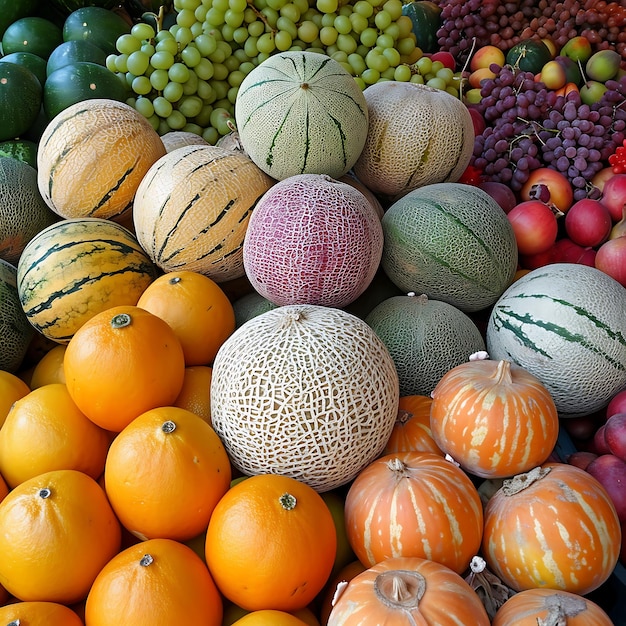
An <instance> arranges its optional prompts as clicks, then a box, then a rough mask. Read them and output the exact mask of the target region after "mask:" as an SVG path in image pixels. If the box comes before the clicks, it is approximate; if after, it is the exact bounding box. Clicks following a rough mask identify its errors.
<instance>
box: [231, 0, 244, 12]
mask: <svg viewBox="0 0 626 626" xmlns="http://www.w3.org/2000/svg"><path fill="white" fill-rule="evenodd" d="M228 8H229V9H232V10H233V11H237V12H238V13H243V12H244V11H245V10H246V9H247V8H248V2H247V0H228Z"/></svg>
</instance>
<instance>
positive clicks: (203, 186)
mask: <svg viewBox="0 0 626 626" xmlns="http://www.w3.org/2000/svg"><path fill="white" fill-rule="evenodd" d="M275 182H276V181H274V180H273V179H272V178H270V177H269V176H268V175H267V174H265V173H264V172H263V171H262V170H260V169H259V168H258V167H257V166H256V165H255V164H254V163H253V162H252V161H251V160H250V158H248V157H247V156H246V155H245V154H243V153H242V152H240V151H237V150H229V149H226V148H220V147H218V146H212V145H206V146H205V145H188V146H183V147H181V148H177V149H175V150H173V151H172V152H169V153H167V154H166V155H165V156H164V157H162V158H161V159H159V160H158V161H157V162H156V163H155V164H154V165H153V166H152V167H151V168H150V170H149V171H148V172H147V174H146V176H145V177H144V179H143V180H142V181H141V184H140V185H139V188H138V189H137V195H136V197H135V202H134V206H133V221H134V225H135V232H136V233H137V238H138V240H139V242H140V243H141V245H142V246H143V248H144V250H145V251H146V252H147V253H148V255H149V256H150V258H151V259H152V260H153V261H154V263H155V264H156V265H157V266H159V267H160V268H161V269H163V270H164V271H166V272H169V271H174V270H190V271H192V272H199V273H200V274H204V275H205V276H208V277H209V278H211V279H213V280H214V281H215V282H218V283H222V282H225V281H230V280H234V279H236V278H240V277H242V276H243V275H244V274H245V272H244V267H243V240H244V236H245V234H246V230H247V228H248V221H249V219H250V214H251V213H252V210H253V209H254V207H255V206H256V204H257V202H258V201H259V199H260V198H261V196H263V194H264V193H265V192H266V191H267V190H268V189H269V188H270V187H271V186H272V185H273V184H274V183H275Z"/></svg>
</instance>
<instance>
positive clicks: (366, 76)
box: [361, 67, 380, 85]
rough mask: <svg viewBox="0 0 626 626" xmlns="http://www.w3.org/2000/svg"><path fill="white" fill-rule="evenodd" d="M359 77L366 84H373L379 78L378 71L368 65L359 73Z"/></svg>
mask: <svg viewBox="0 0 626 626" xmlns="http://www.w3.org/2000/svg"><path fill="white" fill-rule="evenodd" d="M361 79H362V80H363V82H364V83H365V84H366V85H373V84H374V83H377V82H378V80H379V79H380V72H379V71H377V70H374V69H372V68H370V67H368V68H367V69H366V70H365V71H364V72H362V73H361Z"/></svg>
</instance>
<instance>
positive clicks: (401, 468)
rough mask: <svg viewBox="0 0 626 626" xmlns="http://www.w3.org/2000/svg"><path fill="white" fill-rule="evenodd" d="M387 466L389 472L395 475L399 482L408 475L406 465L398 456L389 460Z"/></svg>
mask: <svg viewBox="0 0 626 626" xmlns="http://www.w3.org/2000/svg"><path fill="white" fill-rule="evenodd" d="M386 465H387V467H388V468H389V470H390V471H391V472H392V473H393V474H394V477H395V479H396V480H397V481H399V480H400V479H401V478H404V477H405V476H406V475H407V471H406V469H407V467H406V463H403V462H402V461H401V460H400V459H399V458H398V457H397V456H394V457H393V459H389V460H388V461H387V462H386Z"/></svg>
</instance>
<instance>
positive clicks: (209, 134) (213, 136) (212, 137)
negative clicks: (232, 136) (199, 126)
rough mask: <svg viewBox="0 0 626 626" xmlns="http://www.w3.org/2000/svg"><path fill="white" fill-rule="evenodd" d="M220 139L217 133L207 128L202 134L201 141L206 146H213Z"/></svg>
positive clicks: (211, 127) (213, 129)
mask: <svg viewBox="0 0 626 626" xmlns="http://www.w3.org/2000/svg"><path fill="white" fill-rule="evenodd" d="M219 138H220V135H219V133H218V132H217V130H216V129H215V128H213V126H209V127H208V128H205V129H204V131H203V132H202V139H204V140H205V141H206V142H207V143H208V144H210V145H212V146H214V145H215V144H216V143H217V142H218V140H219Z"/></svg>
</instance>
